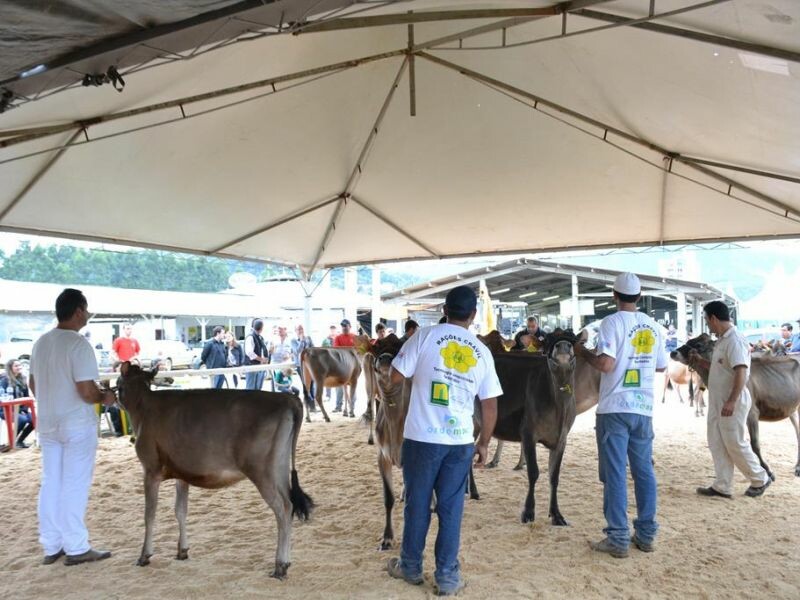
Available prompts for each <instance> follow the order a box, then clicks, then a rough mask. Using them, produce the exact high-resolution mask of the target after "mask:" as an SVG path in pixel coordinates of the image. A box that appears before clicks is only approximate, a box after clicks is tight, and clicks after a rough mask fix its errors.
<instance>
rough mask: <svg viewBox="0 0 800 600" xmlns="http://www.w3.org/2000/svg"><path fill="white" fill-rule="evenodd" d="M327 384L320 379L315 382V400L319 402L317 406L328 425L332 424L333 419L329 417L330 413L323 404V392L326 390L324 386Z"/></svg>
mask: <svg viewBox="0 0 800 600" xmlns="http://www.w3.org/2000/svg"><path fill="white" fill-rule="evenodd" d="M323 383H325V382H324V381H320V380H319V379H315V380H314V399H315V400H316V401H317V406H319V409H320V410H321V411H322V416H323V417H324V418H325V422H326V423H330V422H331V418H330V417H329V416H328V413H327V412H326V411H325V406H324V405H323V404H322V390H323V389H324V388H323V386H322V384H323Z"/></svg>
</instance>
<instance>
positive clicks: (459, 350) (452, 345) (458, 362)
mask: <svg viewBox="0 0 800 600" xmlns="http://www.w3.org/2000/svg"><path fill="white" fill-rule="evenodd" d="M439 354H441V355H442V358H443V359H444V366H445V367H447V368H448V369H455V370H456V371H458V372H459V373H466V372H468V371H469V370H470V369H471V368H472V367H474V366H475V365H477V364H478V359H477V358H475V354H474V352H473V351H472V348H470V347H469V346H462V345H461V344H459V343H458V342H452V341H451V342H449V343H448V344H447V346H446V347H444V348H442V349H441V350H439Z"/></svg>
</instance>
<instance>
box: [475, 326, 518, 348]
mask: <svg viewBox="0 0 800 600" xmlns="http://www.w3.org/2000/svg"><path fill="white" fill-rule="evenodd" d="M478 339H479V340H480V341H482V342H483V343H484V344H485V345H486V347H487V348H489V350H490V351H491V353H492V354H502V353H503V352H506V351H507V350H510V349H511V348H512V347H513V346H514V340H507V339H505V338H504V337H503V336H502V335H500V332H499V331H497V330H496V329H494V330H492V331H490V332H489V333H487V334H486V335H478Z"/></svg>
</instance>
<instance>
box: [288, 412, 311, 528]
mask: <svg viewBox="0 0 800 600" xmlns="http://www.w3.org/2000/svg"><path fill="white" fill-rule="evenodd" d="M292 415H293V418H294V423H293V424H292V479H291V485H290V487H289V500H290V501H291V502H292V516H293V517H295V516H296V517H297V518H298V519H300V520H301V521H307V520H308V519H309V518H310V517H311V511H312V510H313V509H314V501H313V500H312V499H311V496H309V495H308V494H306V493H305V492H304V491H303V489H302V488H301V487H300V480H299V479H298V477H297V468H296V464H295V459H296V457H297V439H298V438H299V437H300V427H302V425H303V407H302V405H300V406H296V408H295V409H294V410H293V411H292Z"/></svg>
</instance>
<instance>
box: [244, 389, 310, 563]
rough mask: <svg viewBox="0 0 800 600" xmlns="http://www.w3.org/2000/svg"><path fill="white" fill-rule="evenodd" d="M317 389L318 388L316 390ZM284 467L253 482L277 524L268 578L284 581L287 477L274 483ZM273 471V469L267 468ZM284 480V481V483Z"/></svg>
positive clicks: (288, 503) (288, 505) (289, 528)
mask: <svg viewBox="0 0 800 600" xmlns="http://www.w3.org/2000/svg"><path fill="white" fill-rule="evenodd" d="M318 389H319V388H318ZM282 467H284V465H276V466H275V467H274V472H273V473H266V472H265V473H263V474H262V479H261V480H260V481H253V483H254V484H255V486H256V487H257V488H258V491H259V492H260V493H261V497H262V498H263V499H264V501H265V502H266V503H267V504H268V505H269V507H270V508H271V509H272V512H274V513H275V520H276V521H277V522H278V548H277V550H276V552H275V570H274V571H272V573H270V577H274V578H275V579H286V573H287V571H288V570H289V566H290V565H291V563H290V562H289V551H290V549H291V535H292V502H291V500H290V499H289V477H283V478H281V479H282V481H281V483H280V484H277V483H276V475H278V474H279V473H285V472H286V471H288V465H286V466H285V467H286V468H282ZM269 469H270V470H273V467H269ZM284 480H285V481H284Z"/></svg>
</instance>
